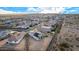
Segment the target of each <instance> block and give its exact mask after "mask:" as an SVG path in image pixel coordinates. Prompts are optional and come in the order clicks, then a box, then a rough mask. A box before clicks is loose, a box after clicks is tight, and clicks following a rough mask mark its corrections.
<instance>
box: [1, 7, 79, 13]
mask: <svg viewBox="0 0 79 59" xmlns="http://www.w3.org/2000/svg"><path fill="white" fill-rule="evenodd" d="M21 13H22V14H28V13H58V14H59V13H61V14H79V7H0V14H21Z"/></svg>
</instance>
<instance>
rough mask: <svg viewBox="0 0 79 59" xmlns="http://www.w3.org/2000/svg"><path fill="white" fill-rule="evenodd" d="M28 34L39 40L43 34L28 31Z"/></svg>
mask: <svg viewBox="0 0 79 59" xmlns="http://www.w3.org/2000/svg"><path fill="white" fill-rule="evenodd" d="M29 35H30V36H31V37H32V38H34V39H35V40H41V39H42V37H43V34H42V33H41V32H33V31H31V32H29Z"/></svg>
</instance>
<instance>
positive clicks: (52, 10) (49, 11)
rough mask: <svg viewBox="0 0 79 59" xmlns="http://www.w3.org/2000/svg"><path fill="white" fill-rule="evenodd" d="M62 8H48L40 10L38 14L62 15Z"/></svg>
mask: <svg viewBox="0 0 79 59" xmlns="http://www.w3.org/2000/svg"><path fill="white" fill-rule="evenodd" d="M63 12H64V8H63V7H49V8H42V11H41V12H40V13H63Z"/></svg>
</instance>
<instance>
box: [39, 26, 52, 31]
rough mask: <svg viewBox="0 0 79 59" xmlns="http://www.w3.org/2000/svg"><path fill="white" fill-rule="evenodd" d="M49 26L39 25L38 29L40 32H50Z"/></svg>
mask: <svg viewBox="0 0 79 59" xmlns="http://www.w3.org/2000/svg"><path fill="white" fill-rule="evenodd" d="M51 28H52V27H51V26H41V28H40V29H39V30H40V31H41V32H50V31H51Z"/></svg>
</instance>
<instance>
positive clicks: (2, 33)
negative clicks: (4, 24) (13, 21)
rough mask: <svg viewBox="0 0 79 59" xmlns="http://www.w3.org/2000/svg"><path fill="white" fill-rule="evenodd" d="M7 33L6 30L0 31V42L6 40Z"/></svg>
mask: <svg viewBox="0 0 79 59" xmlns="http://www.w3.org/2000/svg"><path fill="white" fill-rule="evenodd" d="M8 35H9V32H8V31H7V30H0V40H2V39H5V38H7V37H8Z"/></svg>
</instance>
